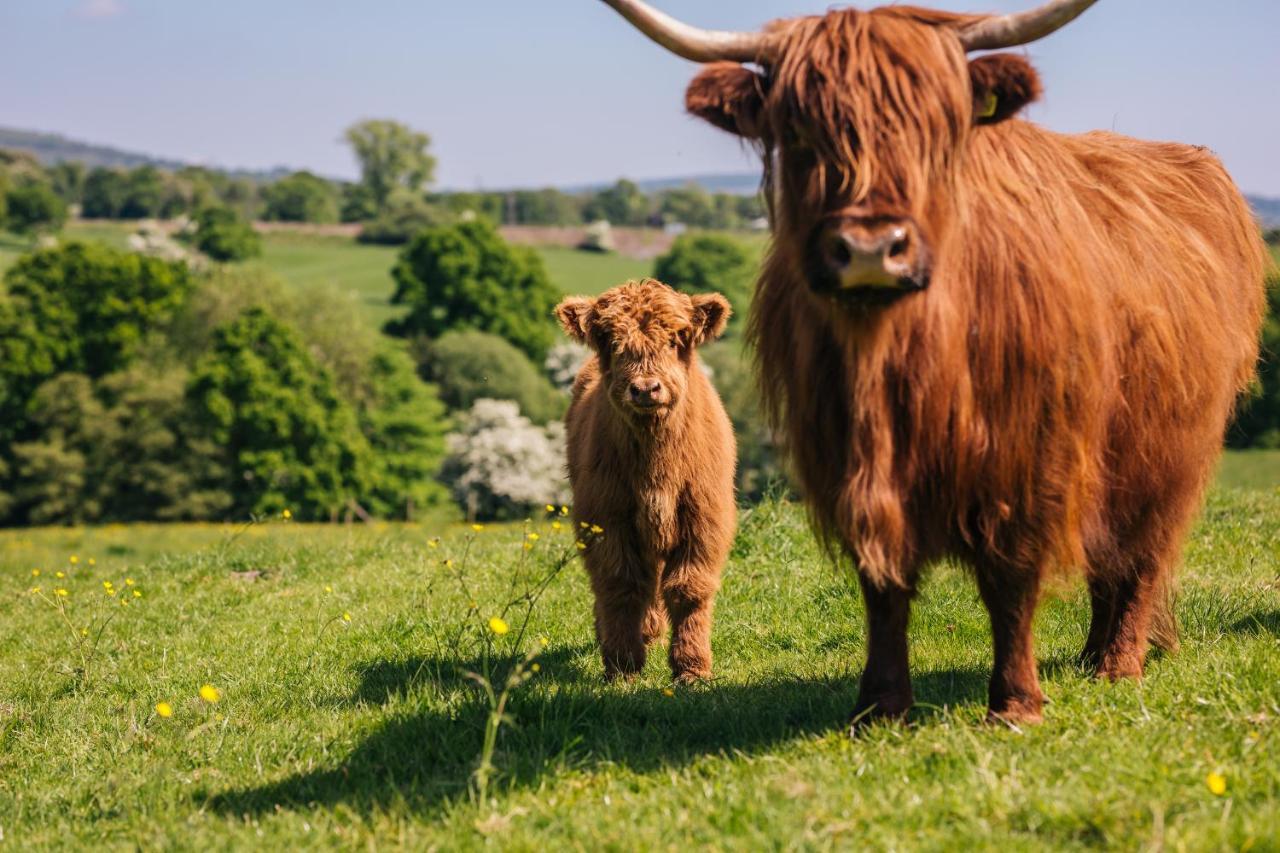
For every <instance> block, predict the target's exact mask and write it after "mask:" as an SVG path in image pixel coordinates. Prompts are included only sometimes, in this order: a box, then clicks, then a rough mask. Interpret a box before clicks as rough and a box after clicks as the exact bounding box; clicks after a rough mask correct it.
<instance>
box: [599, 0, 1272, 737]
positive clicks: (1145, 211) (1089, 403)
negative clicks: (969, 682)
mask: <svg viewBox="0 0 1280 853" xmlns="http://www.w3.org/2000/svg"><path fill="white" fill-rule="evenodd" d="M606 2H608V3H609V5H611V6H613V7H614V8H615V9H617V10H618V11H620V12H621V13H622V14H623V15H624V16H626V17H627V18H628V20H630V21H631V22H632V23H633V24H635V25H636V26H637V27H638V28H640V29H641V30H643V31H644V32H645V33H647V34H648V35H650V36H651V37H652V38H654V39H655V40H656V41H658V42H660V43H661V44H663V45H664V46H666V47H667V48H669V49H671V50H673V51H675V52H676V53H678V54H680V55H682V56H684V57H686V58H689V59H693V60H695V61H700V62H711V63H713V64H710V65H707V66H706V67H705V68H704V70H703V71H702V72H701V73H700V74H698V75H697V77H696V78H695V79H694V81H693V82H692V84H691V85H690V87H689V89H688V92H687V95H686V106H687V108H688V110H689V111H690V112H692V113H693V114H694V115H696V116H699V117H701V118H703V119H706V120H707V121H709V122H710V123H712V124H713V125H715V126H717V127H720V128H722V129H725V130H728V131H730V132H732V133H735V134H737V135H739V136H740V137H742V138H744V139H747V140H750V141H752V142H753V143H754V144H755V145H756V146H757V147H758V149H759V150H760V152H761V154H762V156H763V161H764V165H765V190H766V192H767V195H768V201H769V203H770V217H771V225H772V230H773V235H774V243H773V246H772V249H771V251H770V254H769V256H768V258H767V260H766V263H765V266H764V269H763V270H762V273H761V277H760V281H759V284H758V286H757V290H756V294H755V300H754V302H753V304H752V317H751V324H750V329H749V336H750V338H751V340H752V341H753V343H754V345H755V347H756V352H757V361H758V368H759V373H760V387H761V391H762V394H763V398H764V401H765V404H766V408H767V409H768V411H769V412H770V414H771V417H772V419H773V423H774V424H775V426H776V428H777V429H778V430H779V432H780V434H781V435H782V437H783V438H784V439H785V442H786V445H787V448H788V452H789V457H790V461H791V463H792V467H793V469H794V472H795V474H796V476H797V479H798V481H799V485H800V487H801V489H802V491H803V494H804V497H805V500H806V502H807V505H808V507H809V509H810V512H811V515H812V518H813V521H814V523H815V527H816V529H817V530H818V531H819V533H820V535H821V537H822V538H823V539H824V540H825V541H826V542H827V544H828V547H829V548H830V549H831V550H832V551H833V552H837V553H839V552H844V553H847V554H848V555H849V556H850V557H851V558H852V560H853V562H854V564H855V565H856V567H857V570H858V573H859V577H860V581H861V586H862V590H863V593H864V598H865V603H866V612H867V623H868V639H867V664H866V668H865V669H864V671H863V674H862V679H861V684H860V689H859V697H858V701H857V705H856V708H855V719H871V718H874V717H877V716H886V715H887V716H901V715H903V714H905V712H906V711H907V710H908V708H909V707H910V706H911V704H912V702H913V696H912V690H911V680H910V675H909V672H908V666H907V623H908V617H909V610H910V604H911V600H912V598H913V596H915V594H916V590H917V586H918V584H919V582H920V580H921V576H922V569H923V568H924V567H925V566H927V565H928V564H930V563H932V562H934V561H937V560H938V559H940V558H943V557H946V556H953V557H957V558H959V559H960V560H962V561H963V562H964V563H966V564H967V565H968V566H970V567H971V568H972V571H973V574H974V576H975V578H976V581H977V586H978V590H979V592H980V593H981V597H982V600H983V602H984V604H985V605H986V607H987V610H988V612H989V614H990V618H991V627H992V634H993V645H994V652H995V664H994V669H993V672H992V677H991V682H990V689H989V693H988V701H989V717H990V718H992V719H1003V720H1007V721H1033V720H1037V719H1039V718H1040V716H1041V707H1042V702H1043V699H1042V694H1041V691H1040V687H1039V683H1038V680H1037V676H1036V665H1035V656H1034V653H1033V650H1032V639H1031V622H1032V616H1033V613H1034V611H1035V608H1036V604H1037V599H1038V597H1039V595H1040V590H1041V585H1042V581H1043V580H1044V578H1045V577H1046V575H1047V574H1049V573H1051V572H1054V571H1057V570H1059V569H1065V568H1069V567H1080V568H1082V569H1083V573H1084V576H1085V578H1086V579H1087V582H1088V586H1089V592H1090V597H1091V599H1092V611H1093V612H1092V623H1091V625H1090V628H1089V631H1088V637H1087V640H1086V642H1085V644H1084V650H1083V652H1082V658H1083V660H1084V661H1086V662H1087V664H1088V665H1089V666H1091V667H1092V668H1093V669H1094V671H1095V672H1096V673H1097V675H1099V676H1103V677H1107V678H1110V679H1118V678H1123V677H1137V676H1140V675H1141V673H1142V670H1143V664H1144V659H1145V656H1146V651H1147V644H1148V640H1149V639H1150V640H1152V641H1154V642H1157V643H1163V644H1165V645H1172V644H1173V642H1174V640H1175V637H1176V634H1175V631H1174V625H1173V621H1172V615H1171V611H1170V600H1169V589H1170V586H1169V585H1170V582H1171V581H1170V579H1171V573H1172V571H1173V569H1174V565H1175V563H1176V562H1177V560H1178V557H1179V553H1180V550H1181V545H1182V542H1183V540H1184V538H1185V536H1186V533H1187V530H1188V527H1189V525H1190V523H1191V521H1192V519H1193V516H1194V514H1195V511H1196V508H1197V506H1198V504H1199V500H1200V497H1201V495H1202V492H1203V489H1204V487H1205V484H1206V481H1207V479H1208V477H1209V475H1210V473H1211V471H1212V469H1213V467H1214V462H1215V460H1216V458H1217V456H1218V454H1219V450H1220V447H1221V444H1222V438H1223V432H1224V429H1225V426H1226V424H1227V421H1228V419H1229V417H1230V414H1231V412H1232V409H1233V406H1234V403H1235V400H1236V398H1237V395H1238V394H1239V392H1240V391H1241V390H1242V389H1243V388H1245V386H1246V385H1247V384H1248V383H1249V381H1250V379H1251V377H1252V376H1253V374H1254V369H1255V362H1256V360H1257V354H1258V330H1259V326H1260V322H1261V312H1262V306H1263V285H1262V282H1263V266H1264V254H1263V249H1262V245H1261V241H1260V239H1259V230H1258V226H1257V224H1256V223H1255V222H1254V221H1253V219H1252V217H1251V216H1250V213H1249V209H1248V207H1247V205H1246V203H1245V201H1244V199H1243V198H1242V197H1241V194H1240V192H1239V190H1238V189H1237V188H1236V186H1235V185H1234V184H1233V182H1232V181H1231V179H1230V177H1228V175H1227V173H1226V171H1225V170H1224V169H1223V167H1222V165H1221V164H1220V163H1219V162H1218V161H1217V159H1215V158H1214V157H1213V155H1212V154H1210V153H1209V152H1208V151H1205V150H1204V149H1202V148H1197V147H1192V146H1189V145H1180V144H1172V143H1155V142H1143V141H1139V140H1135V139H1130V138H1127V137H1124V136H1120V135H1117V134H1114V133H1103V132H1094V133H1087V134H1084V135H1079V136H1068V135H1062V134H1058V133H1053V132H1050V131H1048V130H1045V129H1043V128H1041V127H1038V126H1036V125H1034V124H1031V123H1029V122H1026V121H1023V120H1021V119H1018V118H1014V115H1015V114H1016V113H1017V112H1018V111H1019V110H1020V109H1021V108H1022V107H1023V106H1024V105H1025V104H1026V103H1028V102H1029V101H1031V100H1033V99H1034V98H1035V97H1036V96H1037V95H1038V93H1039V91H1040V83H1039V80H1038V78H1037V75H1036V73H1035V71H1034V70H1033V69H1032V67H1031V65H1030V64H1029V63H1028V62H1027V61H1026V60H1025V59H1024V58H1022V57H1021V56H1015V55H1009V54H994V55H987V56H982V57H980V58H977V59H974V60H973V61H968V60H967V57H966V54H967V52H968V51H971V50H985V49H992V48H1000V47H1009V46H1013V45H1017V44H1025V43H1027V42H1030V41H1032V40H1034V39H1038V38H1041V37H1043V36H1045V35H1048V34H1049V33H1051V32H1053V31H1054V30H1055V29H1057V28H1058V27H1061V26H1062V25H1064V24H1065V23H1067V22H1069V21H1070V20H1072V19H1074V18H1075V17H1076V16H1077V15H1079V14H1080V13H1082V12H1083V11H1084V10H1085V9H1086V8H1087V7H1088V6H1090V5H1091V3H1092V0H1054V2H1050V3H1047V4H1045V5H1043V6H1041V7H1039V8H1037V9H1035V10H1032V11H1029V12H1024V13H1020V14H1016V15H1005V16H978V15H958V14H950V13H946V12H940V11H933V10H925V9H916V8H909V7H905V6H893V7H886V8H880V9H875V10H872V11H870V12H860V11H856V10H852V9H839V10H833V11H830V12H828V13H826V14H825V15H821V16H814V17H804V18H796V19H793V20H784V21H778V22H775V23H773V24H771V25H769V26H768V27H766V28H765V29H764V30H763V31H762V32H758V33H731V32H708V31H703V30H698V29H696V28H694V27H690V26H687V25H685V24H682V23H680V22H678V21H674V20H673V19H671V18H669V17H667V16H666V15H664V14H662V13H660V12H657V11H655V10H653V9H651V8H649V7H648V6H646V5H645V4H643V3H641V2H638V0H606ZM718 60H728V61H718ZM746 62H750V63H754V64H755V65H756V68H754V69H753V68H750V67H747V66H745V65H743V64H740V63H746Z"/></svg>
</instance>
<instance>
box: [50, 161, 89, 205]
mask: <svg viewBox="0 0 1280 853" xmlns="http://www.w3.org/2000/svg"><path fill="white" fill-rule="evenodd" d="M86 174H87V173H86V171H85V168H84V163H81V162H80V161H78V160H63V161H62V162H60V163H54V164H53V165H52V166H50V167H49V182H50V183H51V184H52V185H53V191H54V192H56V193H57V194H58V197H59V198H61V199H62V200H63V201H65V202H66V203H67V204H79V203H80V199H81V197H82V196H83V195H84V180H85V176H86Z"/></svg>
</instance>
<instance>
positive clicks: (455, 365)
mask: <svg viewBox="0 0 1280 853" xmlns="http://www.w3.org/2000/svg"><path fill="white" fill-rule="evenodd" d="M422 349H423V350H424V352H423V354H422V358H421V365H422V374H423V376H424V377H426V378H427V379H429V380H430V381H432V382H434V383H436V384H437V385H438V386H439V388H440V397H441V399H442V400H444V402H445V403H446V404H447V405H448V406H449V407H450V408H452V409H467V408H470V407H471V405H472V404H473V403H475V402H476V401H477V400H479V399H481V398H484V397H488V398H491V399H494V400H513V401H515V403H516V404H517V405H518V406H519V408H520V411H521V412H522V413H523V414H524V415H525V416H526V417H527V418H529V420H531V421H533V422H534V423H537V424H545V423H546V422H547V421H550V420H554V419H555V418H559V417H561V416H562V415H563V414H564V410H565V407H566V403H567V401H566V399H565V396H564V395H563V394H561V393H559V392H557V391H556V389H555V388H554V387H553V386H552V385H551V383H550V382H548V381H547V379H546V377H544V376H543V375H542V374H541V373H539V372H538V369H537V368H536V367H534V365H533V364H532V363H531V362H530V361H529V359H528V358H526V357H525V355H524V353H522V352H520V350H518V349H516V348H515V347H513V346H512V345H511V344H509V343H507V342H506V341H504V340H503V339H502V338H500V337H498V336H497V335H491V334H488V333H486V332H478V331H476V330H474V329H465V330H462V331H456V332H447V333H445V334H444V335H442V336H441V337H440V339H439V340H437V341H433V342H428V343H426V345H425V346H423V348H422Z"/></svg>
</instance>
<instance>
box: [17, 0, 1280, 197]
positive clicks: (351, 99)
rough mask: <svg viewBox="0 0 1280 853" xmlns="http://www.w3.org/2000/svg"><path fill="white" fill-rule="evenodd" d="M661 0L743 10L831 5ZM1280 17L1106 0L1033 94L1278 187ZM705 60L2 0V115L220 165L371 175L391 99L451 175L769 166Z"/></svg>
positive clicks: (564, 11)
mask: <svg viewBox="0 0 1280 853" xmlns="http://www.w3.org/2000/svg"><path fill="white" fill-rule="evenodd" d="M656 2H657V5H659V6H660V7H662V8H664V9H666V10H667V11H670V12H671V13H672V14H675V15H677V16H679V17H682V18H684V19H686V20H688V21H690V22H692V23H697V24H702V25H705V26H718V27H727V28H751V27H755V26H758V25H759V24H761V23H762V22H764V21H766V20H769V19H771V18H777V17H786V16H790V15H795V14H801V13H811V12H815V11H820V10H821V9H823V8H824V6H823V5H821V4H820V3H814V2H804V0H734V2H729V0H656ZM1033 2H1034V0H954V2H950V3H946V4H941V3H939V4H932V3H929V2H924V3H922V4H921V5H946V6H947V7H948V8H952V9H957V10H971V11H1013V10H1017V9H1023V8H1027V7H1028V6H1029V5H1031V4H1032V3H1033ZM1278 34H1280V2H1277V0H1099V3H1098V4H1097V6H1095V7H1094V8H1093V9H1092V10H1090V11H1089V12H1087V13H1086V14H1085V15H1084V16H1083V17H1082V18H1080V19H1079V20H1078V21H1077V22H1075V23H1074V24H1072V25H1071V26H1070V27H1068V28H1067V29H1065V30H1063V31H1062V32H1059V33H1058V34H1056V35H1054V36H1051V37H1050V38H1048V39H1046V40H1044V41H1042V42H1039V43H1037V44H1034V45H1032V46H1031V47H1030V48H1029V49H1028V50H1027V53H1028V55H1029V56H1030V57H1031V59H1032V60H1033V61H1034V62H1035V64H1036V65H1037V67H1038V68H1039V70H1040V72H1041V76H1042V77H1043V80H1044V84H1045V89H1046V96H1045V99H1044V102H1043V103H1042V104H1039V105H1036V106H1035V107H1033V108H1032V109H1031V111H1030V113H1029V117H1030V118H1032V119H1033V120H1035V121H1038V122H1040V123H1042V124H1045V125H1047V126H1049V127H1051V128H1054V129H1057V130H1062V131H1068V132H1075V131H1082V130H1088V129H1092V128H1114V129H1115V130H1118V131H1120V132H1123V133H1128V134H1131V135H1134V136H1139V137H1145V138H1151V139H1168V140H1178V141H1184V142H1192V143H1196V144H1201V145H1208V146H1209V147H1211V148H1213V149H1214V150H1215V151H1217V152H1218V154H1219V155H1220V156H1221V157H1222V158H1223V160H1224V161H1225V162H1226V164H1227V167H1228V168H1229V169H1230V170H1231V171H1232V173H1233V175H1234V176H1235V177H1236V180H1237V182H1238V183H1239V184H1240V185H1241V186H1242V187H1243V188H1244V189H1245V190H1246V191H1249V192H1256V193H1261V194H1267V195H1273V196H1280V109H1276V106H1275V104H1276V100H1277V91H1276V88H1277V86H1280V47H1278V46H1277V35H1278ZM694 70H695V66H693V65H692V64H690V63H687V62H684V61H682V60H679V59H676V58H674V57H671V56H668V55H666V54H665V53H663V52H662V51H661V50H659V49H658V48H656V47H655V46H653V45H652V44H650V43H649V42H648V41H646V40H644V39H643V38H641V37H640V36H638V35H637V34H636V33H634V32H633V31H631V30H630V29H629V28H628V27H627V26H625V25H624V23H623V22H622V21H621V19H619V18H617V16H616V15H615V14H614V13H613V12H612V11H610V10H609V9H607V8H606V7H605V6H604V5H603V4H602V3H600V2H598V0H488V1H487V2H485V0H467V2H456V3H455V2H445V0H364V2H359V3H357V2H337V0H220V1H219V2H210V0H201V1H200V2H193V0H0V81H2V82H0V125H8V126H13V127H22V128H29V129H39V130H49V131H56V132H60V133H64V134H67V135H69V136H73V137H76V138H80V139H84V140H88V141H93V142H102V143H109V144H113V145H117V146H120V147H124V148H130V149H138V150H142V151H146V152H150V153H153V154H157V155H163V156H167V157H176V158H181V159H188V160H193V161H198V162H207V163H211V164H216V165H226V166H245V167H255V168H257V167H270V166H275V165H288V166H293V167H300V168H310V169H314V170H317V171H319V172H322V173H325V174H329V175H338V176H350V175H353V174H354V171H355V166H354V163H353V162H352V160H351V157H350V155H349V153H348V151H347V150H346V148H345V147H344V146H342V144H341V143H340V142H339V138H340V136H341V133H342V129H343V128H344V127H345V126H346V125H348V124H350V123H351V122H352V121H354V120H357V119H359V118H363V117H388V118H395V119H398V120H401V121H404V122H407V123H409V124H411V125H413V126H414V127H416V128H419V129H422V130H425V131H427V132H429V133H430V134H431V135H432V136H433V138H434V140H435V144H434V148H435V153H436V154H437V156H438V157H439V159H440V169H439V174H438V178H439V183H440V184H442V185H444V186H449V187H465V188H471V187H490V188H494V187H506V186H537V185H547V184H577V183H585V182H592V181H599V180H609V179H612V178H614V177H617V176H619V175H628V176H631V177H637V178H648V177H663V176H671V175H682V174H693V173H704V172H738V171H745V170H748V169H751V168H753V166H754V163H753V160H752V158H751V157H749V156H748V155H747V154H746V152H744V151H743V149H742V147H741V146H740V145H739V144H738V143H737V142H736V141H735V140H734V139H733V138H731V137H729V136H728V135H726V134H723V133H720V132H719V131H715V130H713V129H711V128H710V127H708V126H705V125H701V124H699V123H698V122H696V121H694V120H692V119H690V118H688V117H686V116H685V115H684V114H683V112H682V110H681V104H682V102H683V94H684V86H685V84H686V83H687V82H688V80H689V78H690V77H691V76H692V74H693V73H694Z"/></svg>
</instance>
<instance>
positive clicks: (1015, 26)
mask: <svg viewBox="0 0 1280 853" xmlns="http://www.w3.org/2000/svg"><path fill="white" fill-rule="evenodd" d="M1096 2H1097V0H1050V2H1048V3H1045V4H1044V5H1043V6H1041V7H1040V8H1038V9H1031V10H1030V11H1027V12H1018V13H1017V14H1013V15H991V16H989V17H986V18H982V19H981V20H979V21H975V22H974V23H972V24H969V25H968V26H967V27H965V28H964V29H962V30H961V31H960V42H961V44H963V45H964V49H965V50H997V49H999V48H1002V47H1013V46H1015V45H1019V44H1027V43H1028V42H1033V41H1035V40H1036V39H1042V38H1044V37H1045V36H1047V35H1049V33H1051V32H1053V31H1054V30H1056V29H1059V28H1060V27H1064V26H1066V25H1067V24H1069V23H1071V22H1072V21H1074V20H1075V19H1076V18H1077V17H1078V16H1079V15H1080V14H1081V13H1082V12H1084V10H1085V9H1088V8H1089V7H1090V6H1092V5H1093V4H1094V3H1096Z"/></svg>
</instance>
